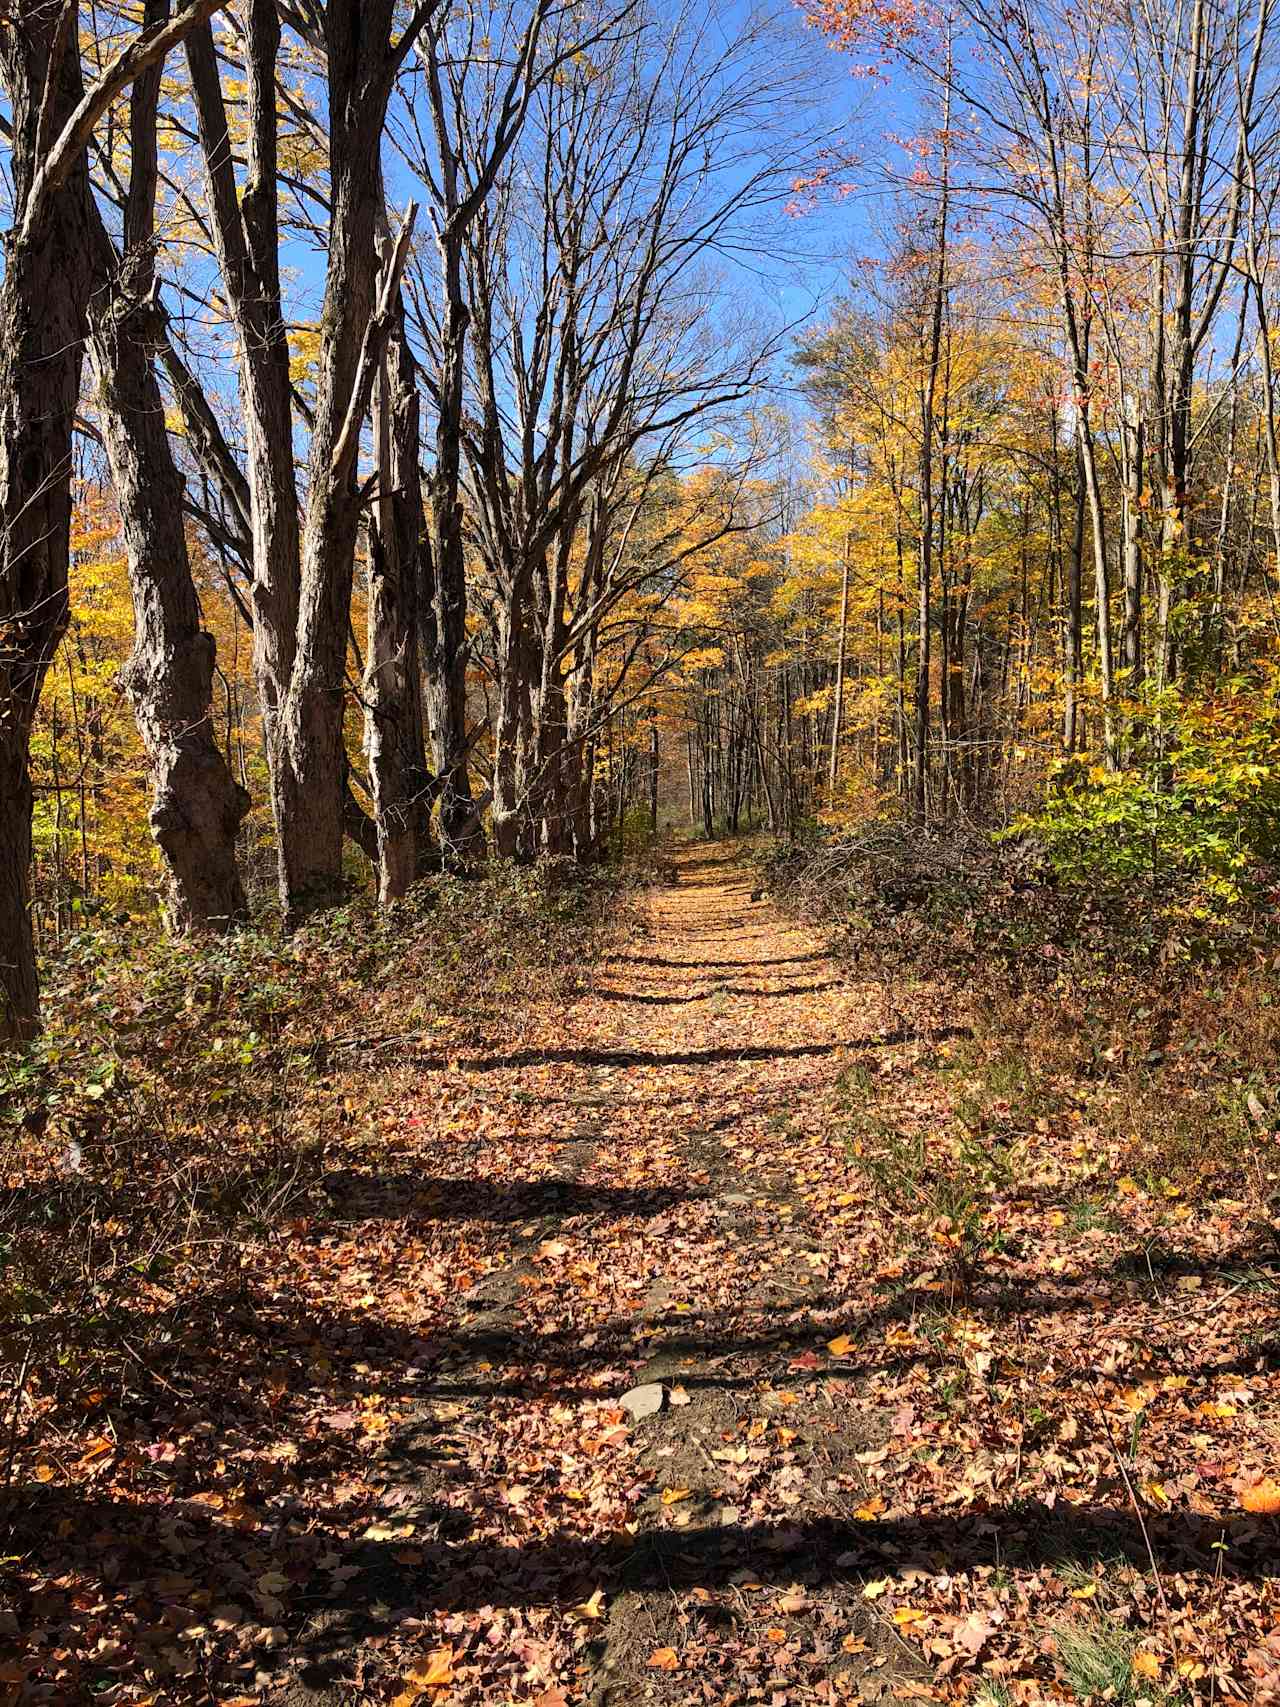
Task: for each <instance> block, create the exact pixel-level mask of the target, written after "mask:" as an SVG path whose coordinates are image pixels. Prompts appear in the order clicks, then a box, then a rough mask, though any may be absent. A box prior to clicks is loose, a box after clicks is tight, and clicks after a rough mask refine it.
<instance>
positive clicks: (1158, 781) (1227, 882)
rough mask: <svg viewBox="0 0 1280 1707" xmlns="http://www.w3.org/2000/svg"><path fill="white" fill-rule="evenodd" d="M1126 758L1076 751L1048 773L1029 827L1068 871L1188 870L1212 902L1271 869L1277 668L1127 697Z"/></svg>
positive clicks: (1114, 875)
mask: <svg viewBox="0 0 1280 1707" xmlns="http://www.w3.org/2000/svg"><path fill="white" fill-rule="evenodd" d="M1126 725H1127V742H1128V750H1129V759H1130V762H1129V763H1128V764H1127V765H1126V766H1125V767H1123V768H1122V769H1119V770H1115V771H1108V770H1106V769H1105V768H1103V767H1102V766H1100V765H1086V764H1084V763H1082V762H1081V761H1080V760H1078V759H1067V760H1064V761H1062V762H1061V763H1060V764H1059V765H1058V766H1057V768H1056V770H1055V771H1054V772H1053V773H1052V774H1051V777H1050V783H1049V790H1048V796H1047V798H1046V800H1045V803H1044V805H1043V806H1042V807H1041V808H1040V810H1039V811H1037V812H1033V813H1029V814H1027V815H1025V816H1024V817H1022V818H1019V819H1018V820H1017V821H1016V822H1015V823H1014V824H1013V825H1012V826H1011V828H1010V830H1009V831H1008V832H1006V834H1010V835H1030V836H1033V837H1034V838H1035V839H1036V841H1037V842H1038V843H1039V844H1040V846H1041V847H1042V848H1043V849H1044V851H1045V853H1046V855H1047V857H1048V859H1049V861H1050V863H1051V864H1052V866H1053V869H1054V870H1055V872H1057V874H1058V875H1059V876H1060V877H1061V878H1064V879H1066V880H1067V881H1070V882H1094V881H1097V880H1099V879H1101V880H1103V881H1104V882H1112V883H1117V882H1118V883H1128V882H1133V881H1135V880H1139V879H1141V880H1145V881H1148V882H1151V883H1159V882H1160V881H1162V880H1165V879H1171V878H1181V879H1190V880H1191V881H1192V882H1193V883H1194V884H1196V885H1198V886H1199V887H1200V888H1201V889H1202V891H1203V904H1204V905H1205V906H1207V907H1215V906H1217V907H1220V906H1224V905H1225V906H1234V905H1237V904H1239V903H1240V902H1242V901H1243V900H1245V899H1246V897H1247V896H1250V895H1252V894H1254V893H1256V892H1257V890H1258V889H1259V887H1260V886H1262V885H1263V884H1265V883H1266V882H1268V881H1269V880H1274V871H1273V869H1272V868H1273V866H1274V862H1275V861H1276V859H1277V856H1278V855H1280V679H1278V678H1277V676H1276V674H1275V672H1273V671H1272V672H1267V673H1266V674H1265V675H1263V676H1261V677H1256V676H1255V677H1245V676H1241V677H1236V678H1234V679H1232V680H1230V681H1228V682H1227V683H1226V684H1225V685H1224V686H1223V687H1222V688H1221V689H1220V690H1219V691H1218V692H1216V693H1214V694H1213V695H1211V696H1206V697H1197V696H1196V695H1195V694H1194V692H1185V693H1184V691H1183V690H1182V689H1181V688H1179V687H1170V688H1167V689H1165V690H1164V691H1163V692H1162V693H1152V694H1150V695H1149V696H1147V697H1146V698H1144V699H1143V700H1142V701H1141V702H1140V703H1139V704H1137V705H1134V706H1132V707H1129V708H1127V712H1126Z"/></svg>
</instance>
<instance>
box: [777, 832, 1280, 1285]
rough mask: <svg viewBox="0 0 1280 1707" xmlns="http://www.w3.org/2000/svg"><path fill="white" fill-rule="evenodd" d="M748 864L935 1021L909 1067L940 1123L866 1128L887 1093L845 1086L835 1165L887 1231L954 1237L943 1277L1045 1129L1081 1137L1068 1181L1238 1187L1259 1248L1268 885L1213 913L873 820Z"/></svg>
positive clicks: (1164, 1190) (1273, 1123) (1279, 1159)
mask: <svg viewBox="0 0 1280 1707" xmlns="http://www.w3.org/2000/svg"><path fill="white" fill-rule="evenodd" d="M752 857H753V859H754V860H755V862H756V864H757V867H758V869H759V870H760V872H761V874H762V881H763V883H764V884H765V885H766V886H767V887H768V889H769V890H770V892H771V894H772V895H773V897H774V898H775V899H776V900H778V901H779V902H781V903H782V904H783V905H784V906H786V907H788V908H789V909H791V910H793V911H795V912H798V913H800V914H802V915H803V916H805V917H806V918H808V919H810V920H811V921H813V922H815V923H817V924H818V925H820V926H821V928H823V930H824V931H825V932H826V933H827V935H828V936H829V937H832V938H833V939H834V941H835V943H836V945H837V946H838V947H840V948H842V949H843V951H844V953H845V954H846V956H847V957H848V959H849V961H850V962H851V963H852V964H856V966H857V967H858V968H859V970H860V972H866V973H867V974H868V975H875V976H878V977H880V978H881V979H883V980H884V981H885V982H886V983H887V984H888V985H890V987H895V986H896V987H899V988H901V989H903V991H904V995H905V992H907V991H910V992H912V993H913V994H915V995H921V994H923V995H924V996H925V997H926V999H927V1000H926V1005H928V1000H929V999H931V1001H932V1005H933V1007H934V1008H935V1009H936V1011H938V1012H939V1013H940V1014H944V1013H945V1014H946V1015H947V1016H948V1017H949V1019H951V1020H954V1021H955V1022H956V1023H955V1024H953V1025H949V1026H947V1027H943V1026H942V1025H941V1024H940V1025H939V1036H938V1039H937V1040H936V1047H934V1048H933V1049H932V1050H931V1051H928V1052H927V1058H926V1061H925V1062H924V1063H923V1064H924V1065H925V1066H926V1067H928V1068H930V1069H931V1071H932V1074H933V1077H934V1079H935V1081H936V1084H937V1087H938V1090H939V1092H940V1099H941V1100H943V1101H944V1102H945V1104H946V1105H947V1106H949V1108H950V1111H951V1123H950V1125H949V1127H948V1128H947V1130H945V1131H941V1132H938V1131H929V1132H927V1133H924V1132H915V1133H911V1132H908V1133H905V1134H902V1133H897V1134H894V1133H889V1134H888V1135H887V1136H886V1134H885V1133H884V1132H877V1130H876V1121H877V1119H878V1118H880V1113H881V1112H882V1110H881V1106H880V1105H881V1102H882V1101H883V1104H884V1107H885V1108H888V1107H891V1106H892V1103H893V1097H892V1094H891V1091H887V1092H886V1096H885V1097H884V1098H883V1099H877V1095H876V1091H875V1087H874V1086H871V1087H870V1089H869V1090H868V1089H867V1088H866V1087H864V1088H863V1089H862V1090H861V1091H860V1092H859V1093H858V1094H857V1095H854V1096H852V1097H850V1099H849V1101H850V1107H851V1110H852V1115H851V1137H850V1153H851V1158H852V1161H853V1163H854V1166H855V1167H856V1169H857V1170H858V1171H859V1172H861V1173H862V1174H863V1175H864V1176H866V1177H867V1179H868V1180H869V1182H870V1184H871V1185H872V1188H873V1189H874V1190H877V1191H879V1192H880V1193H882V1194H883V1193H884V1192H885V1191H886V1190H891V1191H892V1193H893V1194H894V1195H895V1198H896V1200H897V1201H896V1207H897V1209H898V1210H899V1212H900V1214H902V1215H903V1217H904V1219H903V1225H904V1227H905V1228H906V1230H907V1233H908V1234H909V1235H911V1236H913V1237H916V1238H917V1239H919V1237H920V1236H921V1235H926V1236H927V1235H929V1233H930V1230H931V1229H932V1236H933V1237H934V1239H935V1241H936V1240H937V1239H938V1238H939V1237H942V1238H944V1239H950V1240H952V1241H954V1250H953V1253H952V1262H951V1266H952V1268H953V1270H954V1271H955V1272H956V1274H957V1275H958V1276H959V1277H960V1278H961V1279H964V1280H968V1279H970V1278H971V1277H972V1273H973V1270H974V1268H975V1267H976V1266H977V1265H978V1264H980V1263H981V1261H982V1260H983V1258H984V1256H985V1255H986V1254H987V1253H988V1252H989V1251H990V1249H991V1248H992V1243H993V1240H994V1239H995V1237H996V1229H995V1227H994V1226H993V1224H992V1219H993V1218H992V1215H991V1213H990V1204H991V1201H992V1199H993V1197H996V1196H999V1195H1000V1194H1001V1193H1004V1194H1006V1195H1007V1193H1008V1192H1009V1191H1016V1189H1017V1176H1018V1173H1019V1171H1020V1170H1019V1169H1017V1168H1014V1169H1012V1170H1011V1169H1010V1167H1009V1158H1010V1154H1011V1147H1012V1149H1013V1150H1016V1147H1017V1146H1018V1145H1019V1144H1022V1145H1025V1146H1029V1147H1030V1149H1031V1150H1032V1151H1033V1152H1034V1147H1035V1141H1036V1138H1037V1136H1038V1135H1040V1134H1045V1133H1048V1132H1050V1131H1057V1130H1060V1129H1061V1128H1062V1126H1063V1125H1064V1123H1066V1122H1070V1123H1072V1124H1074V1125H1075V1126H1077V1127H1078V1128H1079V1129H1080V1131H1081V1133H1082V1137H1083V1139H1084V1143H1083V1147H1082V1154H1081V1157H1080V1170H1081V1173H1082V1175H1085V1176H1087V1175H1088V1174H1089V1172H1090V1170H1092V1171H1094V1172H1096V1173H1097V1174H1099V1175H1102V1176H1105V1177H1106V1179H1107V1181H1108V1182H1114V1181H1115V1180H1117V1179H1120V1180H1123V1181H1129V1180H1132V1181H1133V1182H1134V1183H1135V1186H1136V1188H1138V1189H1141V1190H1142V1191H1144V1192H1147V1193H1151V1194H1154V1195H1155V1196H1157V1197H1163V1198H1165V1199H1166V1200H1167V1201H1168V1202H1169V1204H1170V1205H1171V1206H1173V1205H1177V1204H1180V1203H1187V1202H1192V1201H1197V1200H1203V1199H1206V1198H1208V1197H1211V1196H1213V1195H1214V1194H1215V1193H1216V1194H1221V1193H1232V1194H1235V1195H1241V1194H1244V1195H1245V1196H1247V1199H1248V1201H1249V1203H1250V1206H1251V1211H1252V1221H1253V1225H1254V1228H1255V1231H1256V1234H1257V1238H1258V1241H1259V1246H1260V1248H1261V1249H1262V1250H1263V1252H1264V1253H1265V1252H1266V1251H1267V1250H1270V1249H1275V1248H1277V1246H1276V1241H1277V1235H1278V1234H1280V917H1278V916H1277V914H1276V911H1275V909H1274V908H1273V907H1272V906H1271V905H1270V904H1269V902H1268V899H1267V898H1268V896H1269V894H1270V893H1271V887H1270V886H1269V885H1268V884H1266V883H1257V884H1255V885H1254V886H1253V888H1252V891H1251V893H1252V895H1253V897H1254V898H1253V900H1246V899H1244V898H1237V899H1236V900H1235V901H1234V902H1232V903H1231V904H1229V905H1228V904H1226V903H1224V902H1223V901H1222V898H1221V897H1219V896H1214V895H1209V894H1206V893H1205V892H1204V891H1203V890H1200V889H1197V888H1196V887H1195V886H1194V885H1193V884H1191V883H1190V882H1188V881H1186V880H1182V881H1178V880H1176V879H1175V878H1172V877H1171V878H1169V879H1168V880H1167V881H1166V882H1164V883H1163V884H1159V885H1156V884H1152V883H1150V882H1148V881H1145V880H1143V881H1138V880H1134V881H1130V882H1115V883H1110V884H1107V883H1103V882H1101V881H1100V880H1098V878H1097V876H1096V874H1094V875H1092V876H1091V878H1090V881H1089V882H1087V883H1085V882H1080V883H1071V882H1068V881H1065V880H1064V879H1063V878H1062V876H1061V875H1060V873H1058V872H1055V870H1054V869H1053V867H1052V866H1051V865H1050V864H1049V862H1048V861H1047V860H1046V859H1044V858H1043V857H1042V856H1041V855H1040V854H1039V853H1038V852H1037V850H1036V848H1035V846H1034V845H1033V844H1031V843H1029V842H1026V841H1021V842H1004V843H999V844H993V842H992V840H991V838H990V837H989V836H986V835H982V834H979V833H977V832H969V831H963V830H957V829H949V830H947V831H946V832H943V833H939V834H936V835H928V836H925V835H921V834H919V833H918V832H916V831H915V830H914V829H912V828H911V827H909V826H907V825H905V824H901V823H895V822H888V821H876V822H874V823H871V824H868V825H864V826H862V827H861V828H860V829H859V830H858V831H857V832H856V833H853V834H847V835H842V836H836V835H834V834H832V833H829V832H827V831H824V830H822V829H821V828H819V827H810V829H809V830H808V832H807V833H806V834H805V835H804V836H802V837H800V838H798V839H797V840H796V841H794V842H791V843H783V842H768V843H764V844H762V845H760V846H759V847H757V848H756V849H755V850H754V852H753V856H752ZM957 1032H960V1033H962V1034H963V1035H960V1036H956V1035H955V1034H956V1033H957ZM944 1033H949V1035H944ZM993 1169H994V1170H995V1172H996V1173H1000V1172H1003V1173H1004V1175H1005V1176H1006V1177H1005V1179H1004V1180H1003V1182H1000V1181H997V1180H996V1178H995V1176H994V1174H993ZM889 1180H892V1181H893V1182H894V1183H893V1185H892V1187H891V1188H890V1187H889V1186H888V1185H887V1184H886V1182H887V1181H889ZM1069 1212H1070V1214H1071V1215H1072V1216H1073V1218H1075V1219H1076V1220H1077V1221H1078V1222H1079V1225H1080V1227H1081V1230H1082V1231H1085V1230H1087V1229H1088V1227H1089V1226H1090V1225H1091V1224H1092V1225H1101V1224H1102V1222H1103V1220H1104V1219H1105V1211H1104V1210H1103V1209H1101V1208H1100V1207H1098V1208H1094V1209H1091V1208H1090V1206H1089V1204H1088V1203H1087V1202H1086V1201H1081V1202H1078V1203H1076V1202H1073V1203H1072V1204H1071V1205H1070V1206H1069Z"/></svg>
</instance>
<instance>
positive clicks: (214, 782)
mask: <svg viewBox="0 0 1280 1707" xmlns="http://www.w3.org/2000/svg"><path fill="white" fill-rule="evenodd" d="M168 16H169V4H168V0H148V5H147V12H146V23H147V25H148V26H156V25H159V24H161V23H164V22H165V21H166V20H167V18H168ZM162 75H163V66H162V64H160V63H157V64H155V65H154V66H152V67H150V68H149V69H148V70H147V71H145V72H144V73H143V74H142V75H141V76H140V77H138V78H137V80H136V81H135V83H134V85H133V91H132V95H131V97H130V104H129V143H130V147H129V154H130V171H129V188H128V195H127V198H126V203H125V217H124V238H125V253H124V256H123V257H120V256H118V255H117V254H116V252H115V249H114V247H113V245H112V243H111V240H110V238H109V237H108V235H107V232H106V228H105V227H104V225H103V224H102V220H101V218H100V216H99V214H98V211H97V207H96V205H95V204H94V203H93V202H92V201H90V203H89V209H88V212H89V222H90V227H91V241H92V246H93V255H94V263H95V272H96V277H95V288H94V294H93V297H92V299H91V301H90V304H89V349H90V353H91V357H92V362H93V369H94V376H95V379H96V381H97V391H98V405H99V409H100V411H101V417H102V425H103V436H104V439H105V441H106V447H107V456H108V459H109V461H110V464H111V477H112V485H113V487H114V489H115V496H116V502H117V504H118V505H119V508H120V517H121V522H122V525H123V532H124V542H125V551H126V555H127V558H128V564H129V584H130V590H131V592H132V595H133V618H134V649H133V656H132V657H131V658H130V660H129V662H128V664H127V665H126V666H125V668H124V670H123V671H122V672H121V678H120V679H121V682H122V685H123V686H124V688H125V691H126V693H127V694H128V696H129V700H130V703H131V704H132V706H133V711H134V716H135V717H136V719H137V724H138V733H139V735H140V736H141V739H142V744H143V747H144V749H145V751H146V754H147V759H148V762H149V765H150V768H151V780H152V805H151V814H150V817H151V828H152V831H153V833H154V835H155V838H156V841H157V843H158V844H159V847H160V851H161V853H162V855H163V857H164V861H165V866H166V870H167V875H168V897H167V903H166V908H165V912H166V916H167V919H168V923H169V927H170V929H171V930H173V931H176V932H184V931H189V930H195V929H200V928H204V927H208V926H216V927H220V928H224V929H225V928H226V927H227V926H228V925H229V924H231V923H232V922H233V921H235V920H237V919H240V918H242V917H243V916H244V915H245V912H246V906H245V895H244V887H243V885H242V883H241V881H240V872H239V869H238V867H237V864H236V847H235V842H236V832H237V830H238V829H239V826H240V822H241V820H242V819H243V817H244V815H245V813H246V812H247V811H248V808H249V796H248V794H247V793H246V792H245V790H244V789H243V788H241V787H240V785H239V784H238V783H237V782H236V781H235V780H234V779H233V778H232V776H231V773H230V771H229V769H228V767H227V763H226V760H225V758H224V756H223V754H222V751H221V749H220V747H219V745H218V740H217V733H216V730H215V728H214V721H213V671H214V662H215V657H216V644H215V641H214V638H213V636H212V635H211V634H209V633H207V632H206V631H205V630H204V629H202V628H201V626H200V605H199V600H198V599H197V597H196V590H195V584H194V582H193V581H192V578H191V564H190V560H189V557H188V554H187V540H186V530H185V525H184V520H183V480H182V476H181V475H180V474H179V472H178V468H177V465H176V463H175V462H174V458H173V450H172V447H171V445H170V443H169V434H168V431H167V429H166V426H165V411H164V399H163V397H162V395H161V392H160V387H159V384H158V383H157V380H156V375H155V367H154V352H155V350H156V348H157V347H158V346H159V345H160V344H161V343H163V342H164V341H165V337H166V332H165V324H164V317H163V315H162V314H161V312H160V310H159V308H158V307H157V305H156V303H155V300H154V291H155V282H156V281H155V260H154V257H155V194H156V185H157V147H156V113H157V107H158V103H159V96H160V82H161V77H162Z"/></svg>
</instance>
